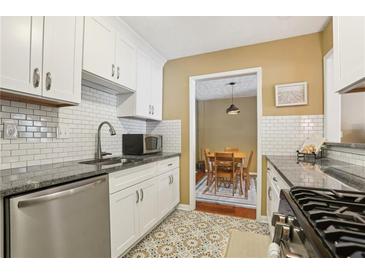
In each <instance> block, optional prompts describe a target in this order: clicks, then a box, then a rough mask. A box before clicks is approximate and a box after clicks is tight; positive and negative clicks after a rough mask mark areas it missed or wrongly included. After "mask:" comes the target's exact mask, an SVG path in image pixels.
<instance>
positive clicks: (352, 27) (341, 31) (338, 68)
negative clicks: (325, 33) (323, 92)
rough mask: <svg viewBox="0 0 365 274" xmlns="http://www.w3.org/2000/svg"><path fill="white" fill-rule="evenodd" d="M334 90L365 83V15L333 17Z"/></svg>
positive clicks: (341, 90) (361, 86)
mask: <svg viewBox="0 0 365 274" xmlns="http://www.w3.org/2000/svg"><path fill="white" fill-rule="evenodd" d="M333 52H334V68H335V81H334V82H335V91H339V92H347V91H351V90H353V89H355V88H364V87H365V84H364V82H363V80H364V79H365V17H360V16H344V17H342V16H339V17H334V18H333Z"/></svg>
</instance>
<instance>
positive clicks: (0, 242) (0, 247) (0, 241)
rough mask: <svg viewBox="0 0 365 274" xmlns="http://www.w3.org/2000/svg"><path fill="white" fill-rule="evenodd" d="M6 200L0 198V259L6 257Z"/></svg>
mask: <svg viewBox="0 0 365 274" xmlns="http://www.w3.org/2000/svg"><path fill="white" fill-rule="evenodd" d="M3 203H4V200H3V199H1V198H0V258H3V257H4V208H3V206H4V204H3Z"/></svg>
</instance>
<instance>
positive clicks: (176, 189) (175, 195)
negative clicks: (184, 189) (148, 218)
mask: <svg viewBox="0 0 365 274" xmlns="http://www.w3.org/2000/svg"><path fill="white" fill-rule="evenodd" d="M171 178H172V182H171V185H170V193H171V204H170V210H171V209H172V208H173V207H175V206H176V205H177V204H178V203H179V202H180V170H179V169H178V168H177V169H174V170H173V171H172V174H171Z"/></svg>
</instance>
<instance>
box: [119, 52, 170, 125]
mask: <svg viewBox="0 0 365 274" xmlns="http://www.w3.org/2000/svg"><path fill="white" fill-rule="evenodd" d="M162 81H163V62H157V61H156V60H155V58H153V57H151V56H150V55H148V54H146V53H145V52H144V51H142V50H137V87H136V92H135V94H125V95H120V98H119V105H118V116H119V117H138V118H144V119H151V120H161V119H162Z"/></svg>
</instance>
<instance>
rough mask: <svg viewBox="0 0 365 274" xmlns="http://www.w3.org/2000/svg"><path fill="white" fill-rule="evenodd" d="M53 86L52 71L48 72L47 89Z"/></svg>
mask: <svg viewBox="0 0 365 274" xmlns="http://www.w3.org/2000/svg"><path fill="white" fill-rule="evenodd" d="M51 86H52V75H51V73H50V72H47V73H46V90H51Z"/></svg>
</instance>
